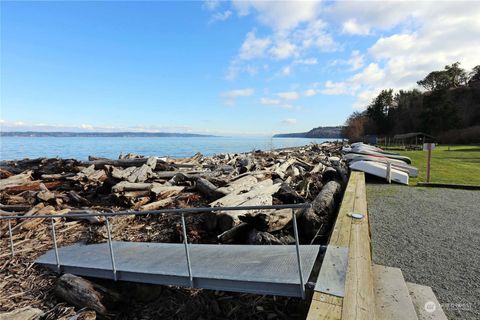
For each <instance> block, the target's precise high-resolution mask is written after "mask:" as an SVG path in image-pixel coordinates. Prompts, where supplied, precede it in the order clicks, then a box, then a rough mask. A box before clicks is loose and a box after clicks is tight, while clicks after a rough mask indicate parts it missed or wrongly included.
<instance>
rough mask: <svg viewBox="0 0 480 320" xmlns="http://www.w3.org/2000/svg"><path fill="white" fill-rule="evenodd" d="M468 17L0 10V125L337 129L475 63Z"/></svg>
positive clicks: (31, 5)
mask: <svg viewBox="0 0 480 320" xmlns="http://www.w3.org/2000/svg"><path fill="white" fill-rule="evenodd" d="M479 12H480V10H479V4H478V3H475V2H465V3H458V2H442V3H441V4H440V5H436V6H435V3H433V2H422V4H420V5H415V3H409V2H389V3H383V2H374V1H369V2H359V1H350V2H347V1H344V2H330V1H329V2H319V1H306V2H302V1H296V2H292V1H284V2H276V3H275V2H271V1H233V2H229V1H222V2H218V1H206V2H200V1H195V2H194V1H190V2H188V1H184V2H162V1H156V2H71V1H64V2H5V1H2V3H1V70H0V73H1V96H0V102H1V108H0V121H1V122H0V124H1V125H2V129H3V130H69V131H82V130H98V131H117V130H129V131H178V132H199V133H205V132H209V133H219V134H272V133H276V132H298V131H306V130H309V129H311V128H313V127H316V126H326V125H339V124H342V123H343V122H344V121H345V119H346V118H347V116H348V115H349V114H350V113H352V112H353V111H355V110H361V109H362V108H363V107H365V105H366V104H368V102H369V101H370V100H371V99H372V98H373V97H374V96H375V94H376V93H377V92H378V90H380V89H381V88H385V87H392V88H395V89H399V88H411V87H414V86H415V81H416V80H418V79H420V78H422V77H423V76H424V75H426V73H428V72H429V71H431V70H433V69H435V68H443V66H444V65H445V64H447V63H448V64H449V63H452V62H454V61H457V60H458V61H461V62H462V65H463V66H464V67H466V68H471V67H473V66H474V65H477V64H480V61H479V59H480V58H479V57H480V52H479V51H480V43H479V42H478V39H480V34H479V31H478V30H480V26H479V22H478V21H480V14H479ZM459 18H461V19H459ZM452 37H453V39H455V40H452ZM447 39H448V41H446V40H447ZM475 39H477V40H475ZM447 42H448V43H447ZM453 49H455V50H453Z"/></svg>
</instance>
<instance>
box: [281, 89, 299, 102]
mask: <svg viewBox="0 0 480 320" xmlns="http://www.w3.org/2000/svg"><path fill="white" fill-rule="evenodd" d="M276 95H277V96H278V97H280V98H282V99H284V100H297V99H298V98H300V95H299V94H298V92H296V91H286V92H278V93H277V94H276Z"/></svg>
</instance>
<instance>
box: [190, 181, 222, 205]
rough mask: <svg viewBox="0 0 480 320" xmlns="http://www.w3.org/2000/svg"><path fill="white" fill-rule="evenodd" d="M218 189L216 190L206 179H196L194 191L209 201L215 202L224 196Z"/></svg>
mask: <svg viewBox="0 0 480 320" xmlns="http://www.w3.org/2000/svg"><path fill="white" fill-rule="evenodd" d="M218 189H219V188H217V187H216V186H215V185H214V184H213V183H211V182H210V181H208V180H207V179H204V178H198V179H197V180H196V181H195V190H197V191H198V192H200V193H201V194H202V195H204V196H205V197H206V198H207V199H209V200H217V199H218V198H221V197H223V196H225V193H223V192H221V191H218Z"/></svg>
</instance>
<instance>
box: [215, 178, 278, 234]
mask: <svg viewBox="0 0 480 320" xmlns="http://www.w3.org/2000/svg"><path fill="white" fill-rule="evenodd" d="M278 189H280V183H278V184H273V181H272V180H271V179H268V180H264V181H261V182H259V183H257V184H256V185H255V187H253V188H252V189H251V190H250V191H248V192H246V193H241V194H228V195H226V196H225V197H222V198H220V199H218V200H216V201H214V202H212V203H211V204H210V205H211V206H212V207H213V206H225V207H236V206H260V205H272V200H273V198H272V194H274V193H276V192H277V191H278ZM247 212H248V211H246V210H237V211H220V212H218V213H217V217H218V227H219V229H220V230H221V231H225V230H228V229H230V228H232V227H233V226H234V225H236V224H238V223H239V222H240V219H239V216H240V215H244V214H246V213H247Z"/></svg>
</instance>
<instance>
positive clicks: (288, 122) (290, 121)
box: [282, 118, 298, 125]
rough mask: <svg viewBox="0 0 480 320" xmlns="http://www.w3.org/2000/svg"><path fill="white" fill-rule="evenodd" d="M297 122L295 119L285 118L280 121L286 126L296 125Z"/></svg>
mask: <svg viewBox="0 0 480 320" xmlns="http://www.w3.org/2000/svg"><path fill="white" fill-rule="evenodd" d="M297 122H298V120H297V119H295V118H287V119H284V120H282V123H283V124H288V125H293V124H297Z"/></svg>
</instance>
